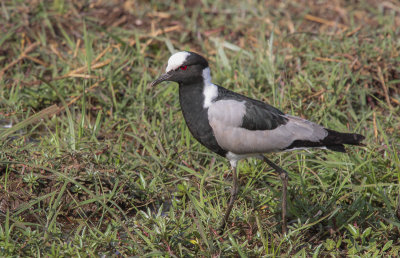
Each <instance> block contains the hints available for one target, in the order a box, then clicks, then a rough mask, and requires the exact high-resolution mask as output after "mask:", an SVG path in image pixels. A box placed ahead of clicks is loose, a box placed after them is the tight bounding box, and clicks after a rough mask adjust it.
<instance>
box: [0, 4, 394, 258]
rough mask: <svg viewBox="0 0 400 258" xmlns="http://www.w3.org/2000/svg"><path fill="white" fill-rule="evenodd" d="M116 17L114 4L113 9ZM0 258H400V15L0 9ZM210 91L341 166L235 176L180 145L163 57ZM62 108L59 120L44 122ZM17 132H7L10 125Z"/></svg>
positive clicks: (301, 162) (299, 157)
mask: <svg viewBox="0 0 400 258" xmlns="http://www.w3.org/2000/svg"><path fill="white" fill-rule="evenodd" d="M116 2H117V1H116ZM0 12H1V13H2V15H1V16H0V30H1V33H0V126H1V128H0V222H1V223H0V255H1V256H15V255H19V256H39V255H40V256H57V257H58V256H98V255H103V254H104V255H106V256H117V255H122V256H132V255H141V256H144V255H145V256H178V257H179V256H204V257H209V256H224V257H225V256H260V255H262V256H281V255H283V256H293V255H296V256H307V257H309V256H316V257H317V256H345V255H356V256H397V255H398V253H399V251H400V246H399V245H398V240H397V239H398V238H399V235H400V231H399V226H400V221H399V217H400V214H399V216H396V214H397V213H398V210H397V209H398V202H399V197H398V196H399V192H400V154H399V150H400V144H399V143H400V133H399V131H400V130H399V129H400V116H399V114H400V69H399V67H400V56H399V49H400V41H399V40H398V38H399V36H400V29H399V28H400V19H399V17H400V16H399V5H397V6H396V5H395V2H393V3H392V2H388V1H386V2H385V3H383V4H378V3H373V2H371V3H369V2H363V1H361V2H360V3H357V4H356V3H348V2H340V6H339V5H337V6H336V5H335V4H334V3H330V2H326V3H325V2H321V1H313V2H312V3H311V2H308V4H304V3H297V2H294V1H286V2H278V1H277V2H276V3H275V2H273V1H270V2H267V3H264V2H263V1H261V2H260V3H258V2H256V1H251V0H249V1H247V2H246V3H242V2H241V1H230V2H229V3H227V2H226V1H219V2H215V3H214V1H202V3H201V4H200V3H196V1H165V2H164V3H158V1H151V3H147V2H146V1H127V2H126V3H121V4H119V3H118V4H117V3H114V4H113V5H111V4H108V3H107V1H104V2H103V1H98V2H96V3H88V4H86V5H85V4H78V3H76V4H73V3H71V2H70V1H63V0H58V1H36V2H31V1H5V2H4V3H2V5H1V6H0ZM175 49H176V50H193V51H196V52H199V53H201V54H203V55H205V56H206V57H207V58H208V60H209V62H210V65H211V70H212V76H213V79H214V83H216V84H220V85H222V86H224V87H226V88H229V89H231V90H234V91H236V92H239V93H242V94H245V95H247V96H249V97H253V98H256V99H260V100H263V101H266V102H268V103H271V104H273V105H275V106H277V107H278V108H280V109H282V110H283V111H285V112H286V113H289V114H293V115H297V116H301V117H305V118H307V119H310V120H312V121H314V122H317V123H320V124H323V125H324V126H326V127H329V128H332V129H335V130H339V131H346V132H347V131H351V132H358V133H362V134H363V135H365V136H366V140H365V144H366V146H365V147H348V148H347V150H348V154H341V153H334V152H330V151H321V150H311V151H295V152H287V153H279V154H273V155H269V157H270V158H271V159H273V160H274V161H275V162H276V163H277V164H279V165H281V166H282V167H283V168H284V169H286V170H287V171H288V172H289V176H290V181H289V192H288V203H289V207H288V218H289V232H288V234H287V235H282V234H281V232H280V228H281V227H280V226H281V225H280V197H281V182H280V180H279V178H278V177H277V175H276V174H275V173H274V171H273V170H272V169H271V168H269V167H268V166H266V164H264V163H262V162H260V161H257V160H254V159H249V160H248V161H242V162H240V163H239V181H240V191H239V197H238V200H237V202H236V203H235V206H234V209H233V211H232V214H231V219H230V221H229V223H228V230H227V231H226V232H225V233H224V234H223V235H222V236H219V235H218V234H217V230H218V227H219V225H220V223H221V219H222V217H223V214H224V212H225V209H226V206H227V203H228V201H229V197H230V195H229V190H230V187H231V176H230V169H229V166H228V164H227V162H226V160H224V159H223V158H221V157H217V156H215V155H214V154H212V153H210V152H209V151H208V150H207V149H206V148H205V147H203V146H201V145H200V144H199V143H198V142H196V141H195V140H194V139H193V137H192V136H191V135H190V132H189V131H188V129H187V127H186V125H185V122H184V120H183V117H182V114H181V112H180V107H179V101H178V91H177V85H176V84H174V83H164V84H161V85H158V86H157V87H156V88H149V87H148V84H149V82H151V81H152V80H153V79H154V78H156V77H157V76H158V75H160V73H161V72H162V71H163V70H164V69H165V65H166V62H167V60H168V57H169V56H170V55H171V52H172V51H173V50H175ZM54 105H56V106H54ZM10 123H12V125H13V127H11V128H6V127H5V126H6V125H8V124H10Z"/></svg>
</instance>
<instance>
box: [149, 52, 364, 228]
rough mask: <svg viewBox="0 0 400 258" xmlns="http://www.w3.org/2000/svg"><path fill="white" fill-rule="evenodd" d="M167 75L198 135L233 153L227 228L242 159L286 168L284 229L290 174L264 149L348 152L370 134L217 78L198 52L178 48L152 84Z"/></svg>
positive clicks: (215, 148)
mask: <svg viewBox="0 0 400 258" xmlns="http://www.w3.org/2000/svg"><path fill="white" fill-rule="evenodd" d="M163 81H173V82H177V83H178V84H179V101H180V105H181V109H182V113H183V117H184V118H185V121H186V124H187V126H188V128H189V130H190V132H191V133H192V135H193V137H194V138H196V139H197V140H198V141H199V142H200V143H201V144H203V145H204V146H206V147H207V148H208V149H210V150H211V151H213V152H215V153H217V154H219V155H221V156H223V157H225V158H227V159H228V160H229V162H230V164H231V167H232V177H233V186H232V190H231V198H230V201H229V204H228V208H227V211H226V213H225V217H224V220H223V222H222V226H221V229H222V230H223V229H224V228H225V225H226V222H227V220H228V218H229V214H230V212H231V210H232V207H233V203H234V201H235V199H236V196H237V192H238V182H237V171H236V165H237V162H238V161H239V160H241V159H245V158H248V157H256V158H260V159H262V160H264V161H265V162H267V163H268V164H269V165H270V166H271V167H273V169H275V170H276V171H277V172H278V173H279V174H280V177H281V179H282V182H283V189H282V231H283V233H285V232H286V192H287V184H288V175H287V172H286V171H285V170H283V169H282V168H280V167H278V166H277V165H275V164H274V163H273V162H271V161H270V160H269V159H267V158H266V157H265V156H264V155H263V154H264V153H270V152H279V151H287V150H293V149H298V148H313V147H317V148H326V149H328V150H333V151H338V152H346V150H345V148H344V145H343V144H351V145H362V144H361V141H362V140H363V139H364V136H362V135H360V134H355V133H340V132H337V131H334V130H330V129H327V128H324V127H323V126H321V125H317V124H315V123H313V122H310V121H307V120H305V119H302V118H299V117H296V116H291V115H286V114H284V113H282V112H281V111H280V110H278V109H276V108H274V107H272V106H270V105H268V104H266V103H264V102H261V101H258V100H254V99H251V98H248V97H246V96H243V95H240V94H237V93H235V92H232V91H230V90H228V89H225V88H223V87H221V86H218V85H215V84H213V83H212V82H211V75H210V68H209V66H208V62H207V60H206V59H205V58H204V57H202V56H200V55H198V54H196V53H193V52H189V51H182V52H178V53H175V54H173V55H172V56H171V57H170V58H169V60H168V66H167V68H166V73H165V74H163V75H161V76H160V77H159V78H158V79H157V80H155V81H153V82H152V83H151V86H154V85H157V84H159V83H160V82H163Z"/></svg>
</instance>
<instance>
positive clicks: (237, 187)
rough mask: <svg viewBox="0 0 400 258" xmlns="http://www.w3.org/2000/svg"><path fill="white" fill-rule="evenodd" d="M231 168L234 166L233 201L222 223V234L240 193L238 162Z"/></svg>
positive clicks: (230, 202)
mask: <svg viewBox="0 0 400 258" xmlns="http://www.w3.org/2000/svg"><path fill="white" fill-rule="evenodd" d="M231 166H232V177H233V185H232V188H231V199H230V200H229V204H228V208H227V209H226V213H225V217H224V221H223V222H222V226H221V228H220V231H221V232H223V231H224V229H225V225H226V222H227V221H228V219H229V214H230V213H231V211H232V208H233V203H234V202H235V200H236V196H237V193H238V190H239V186H238V180H237V171H236V161H235V162H231Z"/></svg>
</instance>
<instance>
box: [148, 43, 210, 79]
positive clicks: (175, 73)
mask: <svg viewBox="0 0 400 258" xmlns="http://www.w3.org/2000/svg"><path fill="white" fill-rule="evenodd" d="M201 80H210V69H209V68H208V62H207V60H206V59H205V58H204V57H202V56H201V55H199V54H196V53H193V52H189V51H182V52H177V53H175V54H173V55H172V56H171V57H170V58H169V59H168V65H167V68H166V69H165V73H164V74H163V75H161V76H160V77H158V79H157V80H155V81H153V82H152V83H151V84H150V86H155V85H157V84H159V83H160V82H163V81H173V82H177V83H179V84H189V83H194V82H197V81H201Z"/></svg>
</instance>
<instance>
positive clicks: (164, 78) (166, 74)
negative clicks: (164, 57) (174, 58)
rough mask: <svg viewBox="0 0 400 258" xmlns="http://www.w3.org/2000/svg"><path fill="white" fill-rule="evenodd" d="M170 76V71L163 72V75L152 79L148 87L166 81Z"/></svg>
mask: <svg viewBox="0 0 400 258" xmlns="http://www.w3.org/2000/svg"><path fill="white" fill-rule="evenodd" d="M170 77H171V74H170V73H164V74H163V75H161V76H160V77H158V79H157V80H155V81H153V82H152V83H150V87H153V86H156V85H157V84H159V83H160V82H163V81H168V79H169V78H170Z"/></svg>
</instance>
